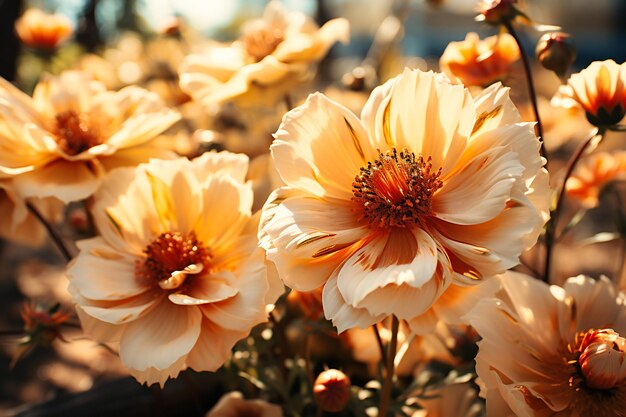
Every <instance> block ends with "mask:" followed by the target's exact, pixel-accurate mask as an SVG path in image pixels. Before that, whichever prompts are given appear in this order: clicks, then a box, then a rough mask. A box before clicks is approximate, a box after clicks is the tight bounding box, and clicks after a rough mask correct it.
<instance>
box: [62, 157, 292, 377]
mask: <svg viewBox="0 0 626 417" xmlns="http://www.w3.org/2000/svg"><path fill="white" fill-rule="evenodd" d="M247 166H248V159H247V157H245V156H244V155H237V154H231V153H227V152H222V153H214V152H212V153H205V154H204V155H202V156H201V157H198V158H196V159H194V160H193V161H189V160H187V159H185V158H180V159H176V160H170V161H160V160H152V161H150V163H148V164H142V165H140V166H139V167H137V168H135V169H133V168H120V169H117V170H115V171H113V172H111V174H110V175H109V176H108V177H107V179H105V181H104V182H103V185H102V187H101V188H100V190H99V191H98V192H97V193H96V194H95V196H94V200H95V203H94V206H93V209H92V214H93V218H94V222H95V224H96V227H97V229H98V230H99V231H100V234H101V236H99V237H95V238H92V239H86V240H82V241H79V242H78V247H79V249H80V253H79V255H78V257H77V258H76V259H75V260H74V261H73V262H72V263H71V265H70V267H69V270H68V276H69V279H70V292H71V294H72V296H73V298H74V301H75V302H76V304H77V312H78V315H79V318H80V319H81V322H82V325H83V329H84V331H85V332H86V333H87V334H90V335H91V336H92V337H93V338H95V339H96V340H98V341H100V342H109V341H117V342H119V353H120V357H121V359H122V362H123V363H124V365H125V366H126V367H127V368H129V370H130V372H131V374H132V375H134V376H135V377H136V378H137V379H138V380H139V381H141V382H147V383H148V384H152V383H155V382H158V383H160V384H161V385H162V384H164V383H165V381H166V380H167V378H168V377H174V376H176V375H177V374H178V373H179V371H180V370H181V369H184V368H185V367H187V366H189V367H191V368H193V369H195V370H198V371H203V370H210V371H214V370H216V369H217V368H219V367H220V366H221V365H222V364H223V363H224V361H225V360H226V359H228V358H229V356H230V351H231V348H232V347H233V345H234V344H235V343H236V342H237V341H238V340H240V339H242V338H243V337H245V336H247V335H248V334H249V332H250V329H251V328H252V327H253V326H254V325H256V324H258V323H261V322H264V321H265V320H266V305H267V304H270V303H273V302H274V301H275V300H276V298H278V295H279V293H277V290H279V289H280V288H279V287H278V286H271V287H270V285H269V281H268V279H269V278H268V276H267V275H268V274H267V271H266V267H265V257H264V254H263V250H261V249H259V248H257V240H256V238H255V233H256V227H257V222H258V218H256V217H252V215H251V211H250V207H251V205H252V186H251V184H250V183H249V182H244V177H245V174H246V170H247ZM255 219H256V220H255ZM270 278H271V277H270ZM270 290H271V291H270Z"/></svg>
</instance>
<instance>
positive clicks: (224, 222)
mask: <svg viewBox="0 0 626 417" xmlns="http://www.w3.org/2000/svg"><path fill="white" fill-rule="evenodd" d="M253 197H254V195H253V192H252V184H251V183H249V182H248V183H245V184H242V183H241V182H238V181H237V180H235V179H234V178H232V177H230V176H226V175H212V176H210V177H209V178H208V179H207V180H206V182H205V183H204V184H203V185H202V190H201V195H200V207H201V208H202V209H204V210H207V211H209V213H210V215H203V216H199V218H198V220H197V223H196V224H195V226H194V228H193V229H194V230H195V231H196V234H197V236H198V239H199V240H200V241H201V242H203V243H204V244H205V245H206V246H207V247H212V248H220V247H225V246H226V245H227V244H228V243H229V242H232V241H233V240H234V239H235V238H236V237H237V236H239V234H240V233H241V232H242V230H243V228H244V227H245V226H246V223H247V221H248V219H249V218H250V216H251V214H252V213H251V211H250V210H251V207H252V202H253ZM181 208H182V209H184V207H181ZM202 209H201V210H202ZM200 212H202V211H200Z"/></svg>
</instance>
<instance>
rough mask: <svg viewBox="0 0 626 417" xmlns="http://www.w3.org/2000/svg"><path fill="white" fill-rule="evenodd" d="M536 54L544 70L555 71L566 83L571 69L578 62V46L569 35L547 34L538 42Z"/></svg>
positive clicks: (562, 33)
mask: <svg viewBox="0 0 626 417" xmlns="http://www.w3.org/2000/svg"><path fill="white" fill-rule="evenodd" d="M535 53H536V54H537V59H538V60H539V62H540V63H541V65H543V67H544V68H546V69H548V70H550V71H554V72H555V73H556V75H558V76H559V78H560V79H561V80H562V81H563V82H565V80H566V79H567V73H568V72H569V68H570V66H571V65H572V64H573V63H574V61H575V60H576V45H575V44H574V40H573V39H572V37H571V35H569V34H567V33H564V32H552V33H546V34H544V35H543V36H542V37H541V38H540V39H539V42H537V49H536V50H535Z"/></svg>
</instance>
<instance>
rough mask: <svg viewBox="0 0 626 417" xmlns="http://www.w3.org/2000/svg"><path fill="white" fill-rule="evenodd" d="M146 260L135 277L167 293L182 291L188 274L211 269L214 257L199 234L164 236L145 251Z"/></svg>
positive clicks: (165, 234) (138, 267)
mask: <svg viewBox="0 0 626 417" xmlns="http://www.w3.org/2000/svg"><path fill="white" fill-rule="evenodd" d="M143 252H144V253H145V254H146V258H145V259H141V260H138V261H137V262H136V264H135V276H136V277H137V278H138V279H139V280H142V281H144V282H146V283H157V284H158V285H159V287H161V288H162V289H164V290H173V289H177V288H179V287H180V286H181V285H183V284H184V283H185V280H186V279H187V276H188V275H194V274H198V273H200V272H202V271H203V270H204V271H206V270H208V269H209V266H210V263H209V261H210V260H211V254H210V252H209V250H208V249H207V248H206V247H205V246H204V245H203V244H202V243H201V242H199V241H198V239H197V238H196V235H195V233H193V232H192V233H188V234H186V235H183V234H182V233H179V232H170V233H162V234H161V235H160V236H159V237H157V238H156V239H155V240H153V241H152V242H151V243H150V244H149V245H148V246H147V247H146V248H145V249H144V250H143Z"/></svg>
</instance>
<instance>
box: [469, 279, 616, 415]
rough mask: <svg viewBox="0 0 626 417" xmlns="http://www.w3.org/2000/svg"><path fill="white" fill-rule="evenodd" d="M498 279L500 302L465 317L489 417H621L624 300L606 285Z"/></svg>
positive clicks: (486, 303) (484, 302) (590, 281)
mask: <svg viewBox="0 0 626 417" xmlns="http://www.w3.org/2000/svg"><path fill="white" fill-rule="evenodd" d="M501 279H502V285H503V293H502V294H501V299H497V298H491V299H484V300H482V301H481V302H480V303H479V304H478V305H477V306H476V308H474V309H473V310H472V311H471V312H470V314H469V315H468V319H469V320H470V322H471V324H472V325H473V326H474V327H475V328H476V330H477V331H478V333H479V334H480V335H481V337H482V341H481V342H479V352H478V355H477V357H476V371H477V372H478V376H479V377H480V378H481V380H482V387H481V395H482V396H483V397H485V398H486V399H487V416H489V417H491V416H493V417H502V416H513V415H517V416H529V417H539V416H541V417H549V416H558V417H570V416H571V417H579V416H598V417H600V416H622V415H624V414H623V411H624V404H625V402H626V341H625V339H624V337H623V335H625V334H626V305H625V304H624V300H625V298H624V295H623V294H621V293H618V290H617V289H616V288H615V287H614V286H613V285H612V283H611V282H610V281H609V280H608V279H607V278H606V277H602V278H600V279H599V280H597V281H596V280H593V279H591V278H587V277H584V276H582V275H581V276H578V277H576V278H570V279H568V280H567V281H566V282H565V284H564V286H563V288H561V287H557V286H548V285H547V284H545V283H543V282H541V281H539V280H536V279H534V278H531V277H528V276H525V275H522V274H516V273H512V272H509V273H507V274H505V275H504V276H503V277H502V278H501ZM620 335H622V336H620Z"/></svg>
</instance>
